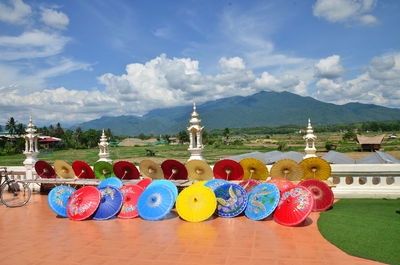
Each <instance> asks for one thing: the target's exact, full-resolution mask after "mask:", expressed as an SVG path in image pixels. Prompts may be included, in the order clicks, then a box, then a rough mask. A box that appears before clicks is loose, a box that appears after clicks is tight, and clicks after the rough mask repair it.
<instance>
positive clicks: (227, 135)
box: [222, 128, 231, 139]
mask: <svg viewBox="0 0 400 265" xmlns="http://www.w3.org/2000/svg"><path fill="white" fill-rule="evenodd" d="M230 134H231V132H230V131H229V128H225V129H224V132H223V133H222V135H223V136H224V137H225V138H226V139H229V136H230Z"/></svg>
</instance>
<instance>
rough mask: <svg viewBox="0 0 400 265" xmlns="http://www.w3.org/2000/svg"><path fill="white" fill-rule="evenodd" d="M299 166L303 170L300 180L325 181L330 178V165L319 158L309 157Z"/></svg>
mask: <svg viewBox="0 0 400 265" xmlns="http://www.w3.org/2000/svg"><path fill="white" fill-rule="evenodd" d="M299 164H300V166H301V167H302V168H303V170H304V176H303V178H302V179H319V180H327V179H328V178H329V177H330V176H331V165H330V164H329V163H328V162H327V161H326V160H324V159H322V158H320V157H309V158H306V159H304V160H302V161H301V162H300V163H299Z"/></svg>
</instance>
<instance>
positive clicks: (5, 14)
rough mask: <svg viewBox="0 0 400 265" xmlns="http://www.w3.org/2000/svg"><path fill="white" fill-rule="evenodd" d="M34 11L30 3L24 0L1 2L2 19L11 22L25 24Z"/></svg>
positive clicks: (0, 14)
mask: <svg viewBox="0 0 400 265" xmlns="http://www.w3.org/2000/svg"><path fill="white" fill-rule="evenodd" d="M31 13H32V9H31V7H30V6H29V5H27V4H25V3H24V2H23V1H22V0H10V1H8V3H6V1H4V2H3V3H0V21H3V22H7V23H11V24H25V23H27V22H28V18H29V16H30V15H31Z"/></svg>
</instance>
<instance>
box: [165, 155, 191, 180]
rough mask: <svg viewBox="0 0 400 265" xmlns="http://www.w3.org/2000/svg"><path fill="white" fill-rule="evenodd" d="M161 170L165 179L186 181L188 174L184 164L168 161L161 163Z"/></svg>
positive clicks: (172, 160)
mask: <svg viewBox="0 0 400 265" xmlns="http://www.w3.org/2000/svg"><path fill="white" fill-rule="evenodd" d="M161 168H162V171H163V173H164V178H165V179H168V180H170V179H187V178H188V172H187V169H186V167H185V165H184V164H182V163H181V162H179V161H177V160H174V159H168V160H165V161H164V162H162V163H161Z"/></svg>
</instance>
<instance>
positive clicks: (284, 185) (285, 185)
mask: <svg viewBox="0 0 400 265" xmlns="http://www.w3.org/2000/svg"><path fill="white" fill-rule="evenodd" d="M267 183H272V184H274V185H275V186H277V187H278V189H279V191H280V192H282V191H284V190H287V189H289V188H293V187H294V184H293V182H291V181H290V180H288V179H283V178H274V179H270V180H268V181H267Z"/></svg>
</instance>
